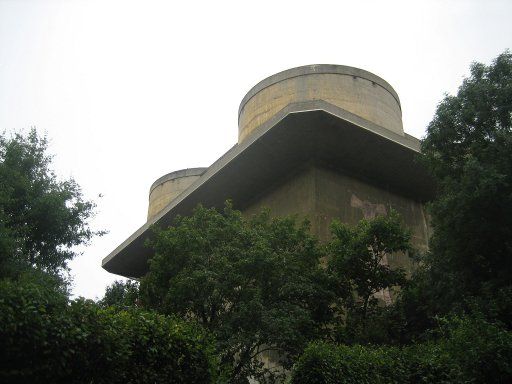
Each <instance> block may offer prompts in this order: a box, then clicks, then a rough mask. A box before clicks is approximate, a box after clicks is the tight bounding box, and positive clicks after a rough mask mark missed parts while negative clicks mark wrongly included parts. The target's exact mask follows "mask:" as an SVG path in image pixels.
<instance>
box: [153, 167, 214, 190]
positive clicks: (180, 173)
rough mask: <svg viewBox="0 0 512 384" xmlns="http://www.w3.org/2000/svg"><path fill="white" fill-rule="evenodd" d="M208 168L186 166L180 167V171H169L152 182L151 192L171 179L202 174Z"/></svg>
mask: <svg viewBox="0 0 512 384" xmlns="http://www.w3.org/2000/svg"><path fill="white" fill-rule="evenodd" d="M207 169H208V168H202V167H201V168H186V169H180V170H178V171H174V172H171V173H168V174H166V175H163V176H162V177H159V178H158V179H156V181H155V182H154V183H153V184H151V188H149V194H151V192H153V189H155V188H156V187H158V186H159V185H160V184H163V183H165V182H167V181H170V180H175V179H179V178H181V177H189V176H201V175H202V174H203V173H204V172H205V171H206V170H207Z"/></svg>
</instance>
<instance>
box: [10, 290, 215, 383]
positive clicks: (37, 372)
mask: <svg viewBox="0 0 512 384" xmlns="http://www.w3.org/2000/svg"><path fill="white" fill-rule="evenodd" d="M210 345H211V344H210V342H209V341H208V338H207V337H206V336H205V334H204V332H203V331H201V330H200V329H199V328H198V327H197V326H195V325H193V324H190V323H183V322H181V321H179V320H176V319H171V318H169V317H165V316H162V315H158V314H155V313H148V312H144V311H141V310H138V309H132V310H130V311H120V310H117V309H114V308H101V307H100V306H99V305H97V304H96V303H94V302H92V301H87V300H83V299H79V300H75V301H72V302H69V301H68V299H67V297H66V296H65V294H63V293H60V292H58V291H55V290H51V289H48V288H47V287H44V286H41V285H38V284H34V283H32V282H28V283H27V282H26V283H19V282H13V281H9V280H2V281H0V382H30V383H48V382H51V383H164V382H165V383H168V382H173V383H198V382H201V383H208V382H211V381H212V380H213V379H214V376H215V371H216V365H215V360H214V359H213V358H212V356H213V354H212V352H211V347H210Z"/></svg>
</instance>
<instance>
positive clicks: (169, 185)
mask: <svg viewBox="0 0 512 384" xmlns="http://www.w3.org/2000/svg"><path fill="white" fill-rule="evenodd" d="M206 170H207V168H187V169H181V170H179V171H174V172H171V173H168V174H167V175H164V176H162V177H160V178H159V179H157V180H156V181H155V182H154V183H153V185H151V188H150V189H149V207H148V221H149V220H151V219H152V218H154V217H155V216H156V215H157V214H158V213H159V212H160V211H161V210H162V209H164V208H165V207H166V206H167V205H168V204H169V203H170V202H171V201H173V200H174V199H175V198H177V197H178V196H179V195H180V194H181V193H182V192H183V191H184V190H185V189H187V188H188V187H189V186H191V185H192V184H193V183H194V181H196V180H197V179H199V177H201V175H202V174H203V173H204V172H205V171H206Z"/></svg>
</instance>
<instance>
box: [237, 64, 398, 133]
mask: <svg viewBox="0 0 512 384" xmlns="http://www.w3.org/2000/svg"><path fill="white" fill-rule="evenodd" d="M312 100H324V101H326V102H328V103H330V104H333V105H335V106H338V107H340V108H343V109H345V110H347V111H349V112H351V113H354V114H356V115H358V116H360V117H362V118H364V119H366V120H368V121H371V122H372V123H375V124H377V125H379V126H381V127H384V128H387V129H389V130H391V131H393V132H395V133H398V134H400V135H404V131H403V126H402V111H401V108H400V101H399V99H398V95H397V94H396V92H395V91H394V90H393V88H392V87H391V86H390V85H389V84H388V83H387V82H386V81H384V80H383V79H381V78H380V77H378V76H375V75H374V74H372V73H370V72H367V71H364V70H361V69H357V68H352V67H345V66H339V65H311V66H305V67H299V68H293V69H289V70H287V71H284V72H280V73H278V74H276V75H273V76H271V77H269V78H267V79H265V80H263V81H261V82H260V83H259V84H257V85H256V86H255V87H254V88H253V89H251V91H249V93H248V94H247V95H246V97H245V98H244V100H242V103H241V105H240V110H239V118H238V142H239V143H241V142H242V141H243V140H244V139H245V138H246V137H247V136H249V135H250V134H251V132H252V131H253V130H254V129H255V128H257V127H258V126H260V125H261V124H263V123H265V122H266V121H268V120H269V119H270V118H271V117H273V116H274V115H275V114H276V113H277V112H278V111H280V110H281V109H283V108H284V107H286V106H287V105H288V104H292V103H300V102H304V101H312Z"/></svg>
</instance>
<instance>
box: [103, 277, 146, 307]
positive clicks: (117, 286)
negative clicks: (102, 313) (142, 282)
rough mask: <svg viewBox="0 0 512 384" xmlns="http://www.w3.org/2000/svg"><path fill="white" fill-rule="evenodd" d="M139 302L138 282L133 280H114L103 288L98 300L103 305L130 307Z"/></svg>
mask: <svg viewBox="0 0 512 384" xmlns="http://www.w3.org/2000/svg"><path fill="white" fill-rule="evenodd" d="M138 302H139V283H138V282H137V281H134V280H127V281H121V280H116V281H114V282H113V283H112V284H110V285H109V286H108V287H107V288H106V289H105V295H104V297H103V298H102V299H101V300H100V302H99V303H100V305H102V306H103V307H119V308H130V307H134V306H137V305H138Z"/></svg>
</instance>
